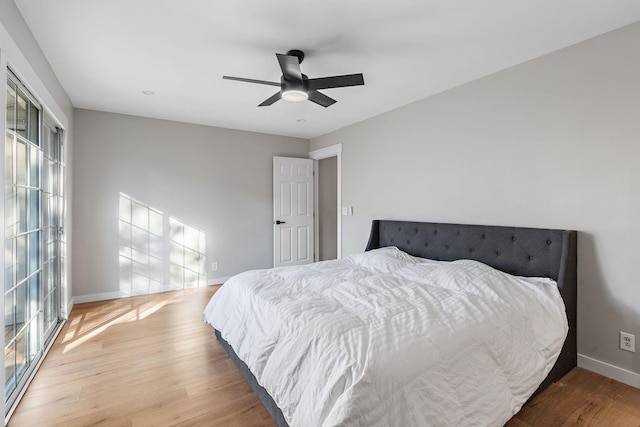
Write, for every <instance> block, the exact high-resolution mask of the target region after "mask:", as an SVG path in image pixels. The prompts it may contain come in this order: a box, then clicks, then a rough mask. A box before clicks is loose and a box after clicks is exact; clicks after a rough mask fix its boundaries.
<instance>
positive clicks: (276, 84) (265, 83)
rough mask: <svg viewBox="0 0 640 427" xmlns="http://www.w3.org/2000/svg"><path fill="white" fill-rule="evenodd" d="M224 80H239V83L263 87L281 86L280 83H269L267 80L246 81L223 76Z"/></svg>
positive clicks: (240, 78)
mask: <svg viewBox="0 0 640 427" xmlns="http://www.w3.org/2000/svg"><path fill="white" fill-rule="evenodd" d="M222 78H223V79H225V80H237V81H239V82H247V83H258V84H261V85H269V86H280V83H275V82H267V81H265V80H255V79H245V78H242V77H231V76H222Z"/></svg>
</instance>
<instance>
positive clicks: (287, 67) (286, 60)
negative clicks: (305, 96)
mask: <svg viewBox="0 0 640 427" xmlns="http://www.w3.org/2000/svg"><path fill="white" fill-rule="evenodd" d="M276 56H277V57H278V63H280V69H281V70H282V75H283V76H284V79H285V80H289V81H293V82H301V81H302V71H300V60H299V59H298V57H297V56H292V55H283V54H281V53H276Z"/></svg>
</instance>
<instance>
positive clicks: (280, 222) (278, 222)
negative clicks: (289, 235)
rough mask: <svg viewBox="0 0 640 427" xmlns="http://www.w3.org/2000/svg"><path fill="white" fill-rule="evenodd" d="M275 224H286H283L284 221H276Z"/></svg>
mask: <svg viewBox="0 0 640 427" xmlns="http://www.w3.org/2000/svg"><path fill="white" fill-rule="evenodd" d="M276 224H277V225H280V224H286V222H285V221H280V220H278V221H276Z"/></svg>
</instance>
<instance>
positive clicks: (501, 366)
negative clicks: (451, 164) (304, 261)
mask: <svg viewBox="0 0 640 427" xmlns="http://www.w3.org/2000/svg"><path fill="white" fill-rule="evenodd" d="M558 301H559V302H560V304H558ZM561 303H562V301H561V299H560V297H559V295H558V290H557V287H555V286H553V281H544V280H538V279H524V278H514V277H513V276H509V275H507V274H505V273H500V272H496V271H495V270H493V269H491V268H490V267H488V266H486V265H484V264H481V263H478V262H476V261H469V260H462V261H453V262H438V261H430V260H424V259H421V258H416V257H412V256H410V255H408V254H405V253H404V252H402V251H400V250H398V249H397V248H383V249H378V250H373V251H369V252H366V253H364V254H357V255H353V256H350V257H347V258H345V259H343V260H342V261H326V262H322V263H316V264H311V265H309V266H297V267H289V268H278V269H271V270H257V271H253V272H247V273H243V274H241V275H238V276H234V277H233V278H231V279H229V281H227V283H225V284H224V285H223V286H222V287H221V288H220V290H219V291H218V292H217V293H216V294H215V295H214V296H213V298H212V299H211V301H210V302H209V304H208V305H207V307H206V309H205V318H206V319H207V322H209V323H211V324H212V325H213V326H214V327H215V328H216V329H217V330H219V331H220V333H221V335H222V337H223V338H224V339H225V340H226V341H227V342H228V343H229V344H230V345H231V346H232V347H233V348H234V350H235V351H236V353H237V354H238V356H239V357H240V358H241V359H242V360H243V361H244V362H245V363H246V364H247V366H249V368H250V369H251V371H252V372H253V374H254V376H255V377H256V380H257V381H258V382H259V384H261V385H262V386H263V387H264V388H265V389H266V390H267V392H268V393H269V394H270V395H271V396H272V397H273V399H274V401H275V403H276V404H277V405H278V407H279V408H280V409H281V410H282V413H283V415H284V417H285V419H286V420H287V423H288V424H289V425H290V426H291V427H313V426H323V427H332V426H372V427H375V426H380V427H382V426H390V425H391V426H396V425H398V426H423V425H425V422H427V424H428V425H433V426H449V425H456V426H457V425H459V426H471V425H502V424H504V423H505V422H506V421H507V420H508V419H509V418H510V417H511V415H512V414H513V413H514V412H513V411H514V408H518V409H519V408H520V406H521V405H522V404H523V403H524V402H525V401H526V400H527V399H528V397H529V396H530V394H531V393H533V391H534V390H535V389H536V388H537V386H538V384H539V382H540V381H541V380H542V379H543V378H544V377H545V376H546V374H547V373H548V371H549V370H550V369H551V367H552V366H553V363H554V362H555V357H557V355H558V353H559V351H560V348H561V347H562V342H563V341H564V336H565V335H566V331H567V326H566V324H567V321H566V316H564V311H563V310H564V306H562V304H561ZM549 306H551V307H549ZM320 325H321V326H320ZM399 360H402V363H398V361H399ZM478 390H483V393H481V395H480V396H479V393H478V392H477V391H478Z"/></svg>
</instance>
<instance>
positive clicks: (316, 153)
mask: <svg viewBox="0 0 640 427" xmlns="http://www.w3.org/2000/svg"><path fill="white" fill-rule="evenodd" d="M329 157H336V160H337V175H338V176H337V177H336V178H337V179H336V180H337V182H338V188H337V193H336V199H337V200H336V203H337V216H338V218H337V219H336V220H337V222H336V224H337V226H336V228H337V234H338V236H337V239H336V243H337V246H338V247H337V248H336V249H337V254H338V259H341V258H342V143H341V142H339V143H337V144H335V145H330V146H328V147H324V148H319V149H317V150H313V151H310V152H309V158H310V159H312V160H313V170H314V171H316V173H314V175H313V186H314V196H313V198H314V200H313V213H314V221H315V224H314V225H315V227H314V228H315V230H314V234H315V243H314V245H315V251H314V252H315V255H314V261H318V259H319V258H318V257H319V256H320V212H319V207H320V203H319V198H318V193H319V191H318V188H319V185H320V184H319V182H318V173H317V171H318V161H319V160H322V159H326V158H329Z"/></svg>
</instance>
